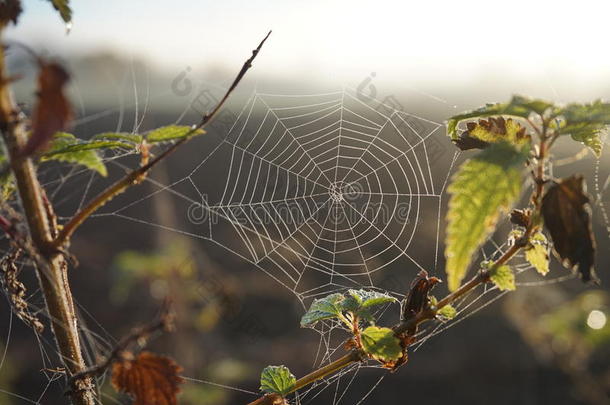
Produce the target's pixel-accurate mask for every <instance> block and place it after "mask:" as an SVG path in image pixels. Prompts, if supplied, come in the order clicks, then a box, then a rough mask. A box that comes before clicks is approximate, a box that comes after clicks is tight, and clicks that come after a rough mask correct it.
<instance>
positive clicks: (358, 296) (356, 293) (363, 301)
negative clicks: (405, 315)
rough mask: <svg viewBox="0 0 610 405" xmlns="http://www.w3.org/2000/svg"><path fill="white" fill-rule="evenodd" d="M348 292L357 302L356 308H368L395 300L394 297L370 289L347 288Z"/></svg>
mask: <svg viewBox="0 0 610 405" xmlns="http://www.w3.org/2000/svg"><path fill="white" fill-rule="evenodd" d="M348 293H349V295H350V296H351V297H352V298H353V299H354V300H356V302H357V303H358V309H365V308H370V307H374V306H377V305H383V304H387V303H389V302H396V301H397V300H396V298H394V297H392V296H391V295H387V294H383V293H380V292H377V291H371V290H364V289H361V290H349V291H348Z"/></svg>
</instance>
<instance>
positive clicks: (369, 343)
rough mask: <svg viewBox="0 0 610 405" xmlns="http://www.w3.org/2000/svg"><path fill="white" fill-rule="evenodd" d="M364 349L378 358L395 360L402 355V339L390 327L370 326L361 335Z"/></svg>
mask: <svg viewBox="0 0 610 405" xmlns="http://www.w3.org/2000/svg"><path fill="white" fill-rule="evenodd" d="M360 340H361V341H362V348H363V349H364V351H365V352H366V353H367V354H369V355H370V356H371V357H373V358H374V359H376V360H380V361H386V362H387V361H393V360H398V359H399V358H400V357H401V356H402V347H401V346H400V341H399V340H398V338H397V337H396V336H394V331H392V329H390V328H380V327H377V326H369V327H368V328H366V329H365V330H363V331H362V334H361V336H360Z"/></svg>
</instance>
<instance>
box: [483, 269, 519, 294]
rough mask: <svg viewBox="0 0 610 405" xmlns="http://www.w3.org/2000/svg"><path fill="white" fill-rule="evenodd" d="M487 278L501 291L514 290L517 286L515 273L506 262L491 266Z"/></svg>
mask: <svg viewBox="0 0 610 405" xmlns="http://www.w3.org/2000/svg"><path fill="white" fill-rule="evenodd" d="M489 278H490V280H491V281H492V282H493V283H494V284H495V285H496V286H497V287H498V288H499V289H500V290H501V291H507V290H508V291H514V290H515V289H516V288H517V286H516V285H515V275H514V274H513V271H512V270H511V268H510V267H509V266H507V265H506V264H503V265H500V266H493V267H492V268H491V273H490V274H489Z"/></svg>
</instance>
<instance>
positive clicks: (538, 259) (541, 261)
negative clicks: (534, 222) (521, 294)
mask: <svg viewBox="0 0 610 405" xmlns="http://www.w3.org/2000/svg"><path fill="white" fill-rule="evenodd" d="M525 259H526V260H527V261H528V262H529V263H530V264H531V265H532V266H533V267H534V268H535V269H536V271H537V272H538V273H540V274H542V275H543V276H545V275H546V274H547V273H548V272H549V246H548V241H547V239H546V236H544V234H543V233H542V232H536V233H535V234H533V235H532V237H531V238H530V243H529V245H528V246H527V247H526V248H525Z"/></svg>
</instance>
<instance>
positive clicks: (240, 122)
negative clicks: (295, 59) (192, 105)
mask: <svg viewBox="0 0 610 405" xmlns="http://www.w3.org/2000/svg"><path fill="white" fill-rule="evenodd" d="M147 100H148V97H147ZM137 110H138V108H136V111H137ZM146 110H147V103H146V104H145V105H144V107H143V112H141V117H140V119H138V113H137V112H136V119H135V120H134V132H139V128H140V126H141V125H142V123H143V119H144V116H145V115H146ZM221 117H222V116H221ZM221 117H219V121H220V122H219V124H218V125H216V127H215V128H213V129H212V130H211V131H210V133H209V134H208V135H206V136H203V137H200V138H196V139H194V140H193V141H192V142H191V144H190V145H191V146H190V148H193V149H196V150H197V151H198V152H199V151H200V154H198V156H197V159H196V161H195V162H194V163H189V162H187V161H185V162H183V164H182V167H181V169H182V170H183V171H184V172H183V173H182V174H181V175H179V176H178V177H177V178H176V179H174V180H170V181H168V182H162V181H159V180H156V179H155V178H154V177H153V178H148V179H147V182H148V183H149V184H150V185H152V186H154V187H155V188H156V189H155V190H154V191H152V192H149V193H147V194H145V195H142V194H141V191H140V192H138V193H135V192H131V191H130V192H128V193H126V194H125V195H124V196H120V197H119V198H117V200H116V201H113V202H112V203H111V204H109V205H108V206H107V207H106V208H105V209H104V211H103V212H100V213H98V214H96V215H95V217H116V218H121V219H124V220H128V221H131V222H135V223H139V224H142V225H146V226H150V227H155V228H158V229H162V230H167V231H172V232H177V233H180V234H183V235H187V236H189V237H192V238H197V239H202V240H205V241H208V242H210V243H213V244H215V245H218V246H220V247H222V248H223V249H225V250H227V251H229V252H231V253H232V254H233V255H234V256H235V257H237V258H240V259H241V260H243V261H245V262H247V263H249V264H250V265H251V266H252V267H253V268H255V269H258V270H259V271H261V272H263V273H264V274H266V275H267V276H268V277H269V278H270V279H272V280H274V281H275V282H277V283H278V284H279V285H281V286H283V287H284V288H286V289H287V290H289V291H291V292H292V293H293V294H294V296H295V298H296V299H297V300H298V301H299V302H300V304H301V305H302V306H303V308H306V307H307V306H308V305H309V303H311V301H312V300H313V299H314V298H316V297H320V296H324V295H326V294H328V293H331V292H344V291H345V290H346V289H347V288H360V287H365V288H372V289H377V290H381V291H385V292H388V291H389V292H391V293H392V294H393V295H394V296H396V297H397V298H399V299H401V298H403V297H404V294H405V293H406V292H407V290H408V286H409V283H410V281H411V280H412V279H413V277H414V276H415V275H416V274H417V273H418V272H419V271H420V270H422V269H425V270H427V271H429V272H430V273H432V274H438V273H439V268H438V266H439V255H440V251H439V239H440V237H441V232H440V223H441V213H442V210H443V204H444V202H445V198H446V195H445V187H446V185H447V182H448V178H449V175H450V173H451V171H452V168H453V167H454V164H455V162H456V161H457V159H458V157H459V153H457V152H455V153H453V154H452V153H451V152H449V151H448V150H446V149H445V150H444V149H443V148H445V147H446V146H447V145H448V142H447V141H446V139H445V135H444V127H443V125H442V124H441V123H438V122H435V121H433V120H429V119H426V118H424V117H420V116H417V115H414V114H409V113H407V112H405V111H403V110H401V109H395V108H394V107H393V106H392V105H388V104H384V103H382V102H375V103H371V102H370V101H363V100H361V99H360V98H359V97H358V94H357V92H356V91H354V90H351V89H343V90H341V91H337V92H331V93H320V94H307V95H280V94H266V93H258V92H255V93H254V94H252V95H251V96H250V97H249V98H248V100H247V101H246V102H245V103H244V104H243V108H242V109H241V111H240V112H239V113H238V114H236V115H231V114H229V116H228V117H226V116H225V117H224V118H222V119H221ZM120 127H121V123H119V125H118V126H117V128H120ZM443 141H444V142H445V145H443ZM131 153H132V152H130V151H121V150H118V151H113V152H111V154H110V155H109V156H106V159H105V161H106V163H107V164H109V165H111V166H115V167H118V168H126V167H128V166H129V165H128V164H126V163H125V162H124V161H123V160H122V159H123V158H129V155H130V154H131ZM131 166H133V165H131ZM599 170H600V168H599V165H598V166H597V171H598V172H599ZM41 177H42V178H43V179H48V180H47V181H45V182H44V185H45V187H46V188H47V190H48V192H49V197H50V198H51V199H52V201H53V202H54V205H59V206H61V204H62V203H63V201H71V200H74V199H75V198H76V199H78V201H79V203H78V208H80V207H82V206H83V204H84V203H85V202H86V201H87V199H88V197H90V189H91V188H93V185H94V183H96V182H97V180H96V176H95V175H94V174H93V173H91V172H89V171H87V170H82V169H80V168H71V169H65V168H64V169H61V168H57V167H53V168H51V169H44V171H43V173H41ZM76 185H78V186H76ZM596 186H597V187H596V193H597V194H598V196H599V200H598V201H601V196H602V195H603V193H604V192H605V191H606V190H607V188H608V181H606V183H605V184H604V185H603V186H602V187H600V186H599V173H598V175H597V177H596ZM160 193H167V194H168V195H170V196H172V198H173V199H174V202H175V204H176V210H177V211H178V212H180V213H183V214H184V219H185V221H184V222H185V223H184V225H183V226H182V227H181V228H176V227H172V226H168V225H167V224H164V223H162V222H156V221H155V218H154V216H153V215H151V214H150V209H149V208H148V205H149V202H150V200H151V199H152V198H154V197H155V196H156V195H158V194H160ZM599 204H600V206H601V208H602V209H603V208H604V206H603V202H600V203H599ZM77 210H78V209H77ZM77 210H76V211H77ZM76 211H74V212H76ZM69 217H70V215H65V216H64V217H63V218H60V219H62V220H65V219H67V218H69ZM605 221H606V224H607V219H605ZM505 248H506V244H505V243H504V242H503V241H502V242H498V243H496V242H495V241H494V240H491V241H489V243H487V244H486V245H485V246H484V247H483V248H482V249H481V255H482V256H483V258H485V259H493V258H495V257H498V255H500V254H501V253H502V252H503V251H504V250H505ZM529 268H530V267H529V265H527V264H520V265H517V266H515V269H516V271H517V273H521V272H523V271H525V270H528V269H529ZM571 277H572V276H563V277H558V278H556V279H551V280H546V281H543V282H539V281H534V282H520V283H519V285H520V286H538V285H540V284H546V283H554V282H560V281H563V280H566V279H568V278H571ZM503 295H504V293H502V292H499V291H498V290H497V289H496V288H494V287H490V286H481V287H480V288H479V289H478V290H477V291H475V292H473V293H471V294H469V295H468V296H466V297H464V298H463V299H462V300H461V301H460V302H458V303H456V308H457V309H458V317H457V318H456V319H455V320H454V321H452V322H441V321H436V322H433V323H430V324H428V325H427V326H426V327H425V328H422V329H421V330H420V331H419V333H418V338H419V340H418V343H417V344H416V345H414V347H413V351H417V350H418V349H419V348H420V347H421V345H423V344H425V342H427V341H428V339H430V338H432V337H433V336H436V335H437V334H439V333H442V332H444V331H445V330H446V329H447V328H449V327H452V326H453V325H455V324H457V323H459V322H461V321H462V320H464V319H466V318H467V317H469V316H471V315H472V314H474V313H476V312H477V311H479V310H480V309H482V308H484V307H486V306H487V305H489V304H491V303H493V302H494V301H495V300H497V299H499V298H500V297H502V296H503ZM28 304H29V305H30V309H31V310H32V311H33V312H35V313H38V314H41V315H43V316H46V314H45V311H43V310H42V307H43V303H42V297H41V293H40V291H34V292H33V293H32V295H31V296H30V297H28ZM77 304H78V303H77ZM388 309H389V307H385V308H382V309H381V310H380V311H379V312H378V314H377V315H378V316H379V317H380V319H383V320H387V319H389V321H388V323H390V324H391V323H393V322H394V321H395V319H392V314H391V313H390V312H391V311H388ZM394 312H395V311H394ZM9 316H10V319H9V330H8V332H7V339H6V346H5V351H4V354H3V355H2V356H1V357H0V359H2V360H1V361H0V369H1V368H2V364H3V363H4V359H5V358H6V351H7V350H8V346H9V342H10V336H11V330H12V325H13V315H12V314H10V315H9ZM79 317H80V318H81V323H80V327H81V333H82V337H83V342H84V350H85V352H86V356H87V357H88V361H89V362H90V363H93V362H94V360H93V359H95V358H96V357H97V356H98V355H100V354H102V355H103V354H105V353H108V352H109V351H110V350H111V348H112V346H113V345H114V344H115V343H116V339H115V338H114V337H113V336H112V335H111V334H109V333H108V332H106V331H105V329H104V328H103V326H102V325H99V323H98V321H97V319H96V318H95V317H94V316H92V315H90V314H89V313H88V312H87V311H86V309H85V308H84V307H82V306H80V305H79ZM88 323H89V324H92V325H93V326H94V327H92V328H89V327H88V326H87V324H88ZM339 328H340V326H339V325H338V324H337V323H334V322H330V321H327V322H321V323H320V324H319V325H317V326H316V329H315V331H316V333H318V335H319V346H318V351H317V353H316V355H315V358H314V359H313V362H312V367H319V366H321V365H324V364H327V363H329V362H330V361H331V359H333V358H335V357H336V355H337V354H339V353H341V352H342V351H343V343H344V340H345V334H343V333H342V331H339V330H338V329H339ZM36 339H37V341H38V346H39V349H40V356H41V359H42V364H43V367H44V368H47V367H52V366H53V365H54V356H55V355H56V350H55V346H54V344H53V342H51V341H48V340H46V339H45V338H44V337H43V336H39V335H36ZM369 368H377V366H375V365H372V364H366V363H365V364H357V365H353V366H351V367H348V368H346V369H344V370H342V371H341V372H339V373H337V374H335V375H333V376H330V377H328V378H326V379H324V380H321V381H318V382H316V383H315V384H313V385H312V386H310V387H308V388H305V389H303V390H301V391H299V392H298V393H297V394H296V395H295V401H296V403H300V404H301V403H302V404H305V403H314V402H315V401H316V398H319V396H320V395H321V394H322V393H326V394H327V395H328V392H329V391H330V392H331V393H332V397H333V399H332V403H333V404H339V403H345V401H346V394H347V392H348V391H349V392H352V391H358V390H360V391H362V392H359V393H358V394H357V395H359V397H360V399H359V401H357V402H356V403H358V404H359V403H363V402H365V401H366V400H367V398H369V396H370V394H371V393H372V392H373V391H374V389H375V388H376V387H377V386H378V385H379V384H380V383H381V382H382V380H383V379H384V377H385V375H386V373H385V372H384V373H380V377H379V378H378V379H377V380H376V382H375V383H374V384H372V385H370V384H369V385H366V384H365V385H363V384H361V383H360V382H359V381H360V380H359V378H358V377H359V376H360V375H361V374H362V370H366V369H369ZM44 375H45V378H46V384H43V388H42V389H41V393H40V394H39V395H38V397H37V398H26V397H25V396H23V395H20V394H17V393H11V392H8V391H4V390H1V391H0V392H4V393H6V394H9V395H11V396H13V397H16V398H20V399H21V400H23V401H25V402H28V403H40V401H41V400H42V399H43V398H44V396H45V393H46V392H47V389H48V387H49V386H50V385H51V384H53V383H54V382H55V381H57V380H59V379H60V378H61V375H60V374H58V373H53V372H51V371H45V372H44ZM187 380H188V381H191V382H193V383H202V384H207V385H211V386H216V387H219V388H222V389H226V390H232V391H238V392H242V393H246V394H249V395H252V398H253V399H254V398H255V397H256V396H258V395H259V393H258V392H254V391H250V390H247V389H243V388H239V387H233V386H228V385H222V384H218V383H216V382H214V381H204V380H200V379H195V378H187ZM367 381H368V380H367ZM0 388H1V387H0ZM100 394H101V395H102V397H101V398H103V399H104V402H106V401H109V402H117V399H116V398H114V397H112V396H110V395H109V394H107V393H105V392H101V393H100ZM28 397H31V395H28ZM100 402H101V400H100Z"/></svg>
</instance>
